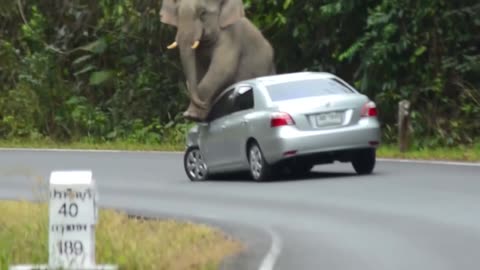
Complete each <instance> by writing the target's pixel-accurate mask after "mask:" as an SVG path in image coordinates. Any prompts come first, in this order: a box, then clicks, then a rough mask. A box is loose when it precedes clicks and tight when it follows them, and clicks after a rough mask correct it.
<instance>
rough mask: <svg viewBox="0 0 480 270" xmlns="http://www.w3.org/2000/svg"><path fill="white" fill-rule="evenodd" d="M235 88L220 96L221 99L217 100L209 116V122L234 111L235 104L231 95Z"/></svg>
mask: <svg viewBox="0 0 480 270" xmlns="http://www.w3.org/2000/svg"><path fill="white" fill-rule="evenodd" d="M233 90H234V89H233V88H232V89H230V90H228V91H227V92H226V93H224V94H223V95H222V96H221V97H220V99H218V100H217V102H215V104H214V105H213V107H212V109H211V110H210V113H209V115H208V117H207V120H208V121H209V122H211V121H213V120H215V119H218V118H220V117H223V116H225V115H227V114H229V113H231V112H232V111H233V104H232V101H231V99H230V95H231V94H232V93H233Z"/></svg>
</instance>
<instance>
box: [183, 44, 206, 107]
mask: <svg viewBox="0 0 480 270" xmlns="http://www.w3.org/2000/svg"><path fill="white" fill-rule="evenodd" d="M193 43H195V42H193ZM191 44H192V43H191V42H185V41H181V42H179V49H180V59H181V63H182V66H183V70H184V74H185V78H186V80H187V88H188V91H189V94H190V100H191V102H192V103H194V104H195V105H197V106H198V107H200V108H204V109H206V108H205V105H204V103H205V101H203V100H200V97H199V95H198V83H199V81H200V79H201V78H198V71H197V56H196V52H195V49H194V48H192V45H191Z"/></svg>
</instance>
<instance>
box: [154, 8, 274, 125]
mask: <svg viewBox="0 0 480 270" xmlns="http://www.w3.org/2000/svg"><path fill="white" fill-rule="evenodd" d="M160 16H161V19H160V20H161V22H162V23H165V24H169V25H173V26H175V27H176V28H177V32H176V36H175V41H174V42H173V43H172V44H170V45H169V46H168V48H169V49H174V48H178V49H179V53H180V59H181V63H182V67H183V71H184V75H185V77H186V81H187V88H188V91H189V95H190V104H189V106H188V108H187V110H186V111H185V112H184V113H183V116H184V117H185V118H187V119H189V120H192V121H197V122H202V121H205V118H206V116H207V114H208V112H209V110H210V107H211V103H212V101H213V100H214V98H215V96H216V94H218V92H219V91H221V90H222V89H224V88H226V87H228V86H229V85H232V84H234V83H236V82H238V81H240V80H245V79H251V78H255V77H260V76H265V75H271V74H275V72H276V71H275V64H274V50H273V47H272V45H271V44H270V43H269V41H268V40H267V39H266V38H265V37H264V36H263V34H262V33H261V31H260V30H259V29H258V28H257V27H256V26H255V25H254V24H253V23H252V22H251V21H250V20H249V19H248V18H246V17H245V9H244V6H243V2H242V0H163V3H162V8H161V10H160Z"/></svg>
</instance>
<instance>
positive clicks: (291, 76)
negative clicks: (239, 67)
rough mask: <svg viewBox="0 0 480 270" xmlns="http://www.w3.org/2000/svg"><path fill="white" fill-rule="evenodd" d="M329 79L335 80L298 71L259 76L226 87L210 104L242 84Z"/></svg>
mask: <svg viewBox="0 0 480 270" xmlns="http://www.w3.org/2000/svg"><path fill="white" fill-rule="evenodd" d="M329 78H336V76H335V75H333V74H332V73H328V72H316V71H300V72H290V73H280V74H274V75H268V76H260V77H256V78H252V79H247V80H242V81H239V82H236V83H234V84H232V85H230V86H228V87H226V88H225V89H224V90H223V91H220V92H219V93H217V94H216V95H215V97H214V98H213V100H212V104H215V103H216V102H217V101H218V100H219V99H220V98H222V97H223V96H224V95H225V93H227V92H229V91H230V90H232V87H237V86H241V85H244V84H258V83H259V84H263V85H265V86H268V85H273V84H278V83H284V82H291V81H302V80H311V79H329Z"/></svg>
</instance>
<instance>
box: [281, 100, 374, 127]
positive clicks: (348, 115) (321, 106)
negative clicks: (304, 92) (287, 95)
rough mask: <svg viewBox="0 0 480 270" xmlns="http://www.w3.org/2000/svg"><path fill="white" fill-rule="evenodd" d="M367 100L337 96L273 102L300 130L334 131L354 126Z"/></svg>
mask: <svg viewBox="0 0 480 270" xmlns="http://www.w3.org/2000/svg"><path fill="white" fill-rule="evenodd" d="M368 101H369V99H368V98H367V97H366V96H364V95H362V94H338V95H324V96H319V97H309V98H301V99H290V100H286V101H280V102H275V107H276V109H277V110H279V111H282V112H286V113H288V114H290V116H291V117H292V118H293V120H294V121H295V126H296V127H297V128H298V129H301V130H321V129H334V128H340V127H345V126H349V125H354V124H356V123H357V122H358V121H359V120H360V118H361V116H360V113H361V109H362V106H364V105H365V104H366V103H367V102H368Z"/></svg>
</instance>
